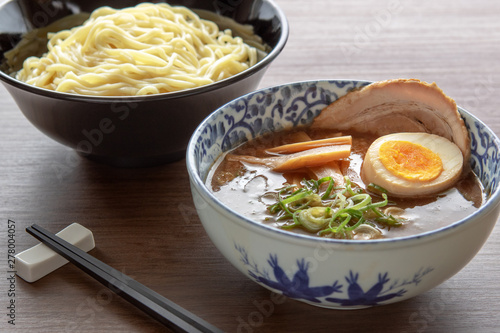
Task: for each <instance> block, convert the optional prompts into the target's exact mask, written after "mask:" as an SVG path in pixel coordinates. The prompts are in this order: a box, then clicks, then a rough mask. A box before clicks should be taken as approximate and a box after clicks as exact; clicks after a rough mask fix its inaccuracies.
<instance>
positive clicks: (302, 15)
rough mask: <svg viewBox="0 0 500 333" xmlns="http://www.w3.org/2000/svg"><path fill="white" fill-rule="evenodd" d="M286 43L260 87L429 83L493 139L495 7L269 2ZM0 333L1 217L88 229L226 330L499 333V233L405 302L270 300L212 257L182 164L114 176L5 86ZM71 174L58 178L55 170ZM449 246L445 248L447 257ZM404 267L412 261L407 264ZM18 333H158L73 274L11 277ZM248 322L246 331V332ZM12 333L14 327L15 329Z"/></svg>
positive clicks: (19, 223) (132, 271)
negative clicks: (283, 25) (339, 307)
mask: <svg viewBox="0 0 500 333" xmlns="http://www.w3.org/2000/svg"><path fill="white" fill-rule="evenodd" d="M276 2H277V3H278V4H279V5H280V6H281V7H282V9H283V10H284V12H285V13H286V15H287V16H288V19H289V23H290V38H289V41H288V44H287V46H286V48H285V50H284V51H283V53H282V54H281V55H280V57H279V58H278V59H277V60H276V61H275V62H274V63H273V64H272V66H271V67H270V69H269V70H268V72H267V73H266V76H265V77H264V80H263V81H262V84H261V87H266V86H270V85H276V84H281V83H286V82H292V81H300V80H310V79H320V78H352V79H365V80H383V79H389V78H399V77H404V78H411V77H412V78H419V79H422V80H425V81H430V82H432V81H435V82H436V83H437V84H438V85H439V86H440V87H441V88H442V89H443V90H444V91H445V92H446V93H447V94H448V95H450V96H452V97H453V98H454V99H455V100H456V101H457V104H459V105H461V106H463V107H465V108H466V109H468V110H469V111H471V112H472V113H474V114H475V115H477V116H478V117H479V118H480V119H482V120H483V121H484V122H485V123H487V124H488V126H489V127H490V128H492V129H493V131H495V132H496V133H497V134H500V117H498V115H497V112H498V111H497V108H498V107H497V104H498V101H497V100H498V98H497V96H498V95H499V92H498V90H499V89H500V88H499V86H500V85H499V83H500V63H499V61H498V59H500V2H498V1H488V0H476V1H465V0H454V1H451V0H442V1H417V0H407V1H406V0H400V1H398V0H382V1H375V0H353V1H339V0H335V1H331V0H313V1H309V2H307V3H305V2H304V1H299V0H276ZM0 126H1V127H0V128H1V130H0V188H1V192H0V257H1V258H2V259H1V260H0V309H1V310H0V318H1V319H0V331H2V332H3V331H9V330H12V329H13V327H12V326H11V325H8V324H7V319H8V318H7V316H6V314H7V309H6V307H7V306H8V304H7V303H6V302H7V301H8V297H7V295H6V294H7V290H8V288H9V284H8V281H7V279H6V277H7V273H6V272H7V270H8V268H7V260H6V257H7V254H6V251H7V241H6V240H7V238H6V237H7V220H8V219H12V220H14V221H16V250H17V251H18V252H20V251H21V250H24V249H26V248H28V247H31V246H33V245H34V244H36V243H37V242H36V241H35V239H33V238H32V237H31V236H29V235H28V234H27V233H25V232H24V228H26V227H27V226H29V225H31V224H32V223H38V224H40V225H42V226H44V227H45V228H47V229H49V230H51V231H53V232H57V231H59V230H60V229H62V228H64V227H65V226H67V225H68V224H70V223H72V222H78V223H81V224H82V225H84V226H86V227H87V228H89V229H91V230H92V231H93V233H94V236H95V239H96V244H97V246H96V248H95V249H94V250H92V252H91V253H92V254H93V255H94V256H96V257H97V258H99V259H101V260H102V261H104V262H106V263H108V264H110V265H111V266H113V267H115V268H117V269H119V270H122V271H124V272H125V273H126V274H128V275H130V276H132V277H133V278H135V279H137V280H138V281H140V282H142V283H144V284H145V285H147V286H149V287H151V288H152V289H154V290H156V291H157V292H159V293H160V294H162V295H165V296H166V297H168V298H170V299H171V300H172V301H174V302H176V303H178V304H180V305H181V306H183V307H185V308H187V309H189V310H190V311H192V312H194V313H196V314H197V315H199V316H200V317H202V318H204V319H206V320H207V321H209V322H211V323H212V324H214V325H216V326H218V327H220V328H221V329H223V330H225V331H227V332H325V331H330V330H335V331H337V332H346V331H353V332H354V331H373V332H470V331H473V330H474V331H477V332H495V331H499V330H500V317H499V316H498V313H499V312H500V302H499V300H500V282H499V281H500V264H499V261H498V258H499V257H500V229H499V228H498V227H496V228H495V229H494V231H493V233H492V235H491V236H490V238H489V240H488V242H487V243H486V244H485V246H484V247H483V248H482V250H481V251H480V252H479V254H478V255H477V256H476V257H475V258H474V259H473V260H472V261H471V262H470V263H469V265H468V266H467V267H465V268H464V269H463V270H462V271H461V272H459V273H458V274H457V275H456V276H454V277H453V278H452V279H450V280H448V281H447V282H445V283H443V284H442V285H441V286H439V287H437V288H435V289H433V290H431V291H429V292H427V293H425V294H423V295H421V296H418V297H415V298H413V299H410V300H407V301H404V302H401V303H397V304H394V305H388V306H383V307H376V308H371V309H366V310H361V311H334V310H326V309H320V308H316V307H312V306H309V305H305V304H302V303H299V302H296V301H293V300H289V299H287V300H285V301H284V302H279V304H276V303H273V302H272V301H271V299H272V298H271V294H270V292H268V291H267V290H266V289H264V288H262V287H260V286H258V285H257V284H255V283H254V282H252V281H250V280H248V279H246V278H245V277H244V276H243V275H242V274H241V273H239V272H238V271H237V270H236V269H235V268H233V267H232V266H231V265H230V264H229V263H228V262H227V261H226V260H225V259H224V258H223V257H222V256H221V254H220V253H219V252H218V251H217V250H216V249H215V247H214V246H213V245H212V243H211V242H210V240H209V239H208V237H207V236H206V234H205V232H204V230H203V228H202V227H201V225H200V223H199V219H198V217H197V215H196V212H195V210H194V206H193V203H192V199H191V194H190V190H189V182H188V176H187V172H186V169H185V162H184V161H179V162H176V163H172V164H169V165H164V166H160V167H154V168H145V169H115V168H111V167H108V166H105V165H101V164H97V163H93V162H90V161H88V160H86V159H82V158H80V157H79V156H77V155H76V154H75V153H74V152H73V151H71V150H69V149H67V148H65V147H63V146H61V145H60V144H58V143H55V142H54V141H52V140H51V139H49V138H47V137H46V136H44V135H43V134H41V133H40V132H39V131H37V130H36V129H35V128H34V127H33V126H32V125H31V124H30V123H29V122H28V121H27V120H26V119H25V118H24V117H23V115H22V114H21V113H20V111H19V110H18V108H17V106H16V105H15V103H14V102H13V100H12V98H11V97H10V96H9V95H8V93H7V92H6V90H5V89H4V88H3V86H2V87H0ZM60 165H66V166H68V165H69V166H70V167H69V168H67V169H66V170H65V172H64V173H61V172H60V168H58V166H60ZM443 251H446V249H443ZM408 260H411V258H408ZM15 301H16V322H15V323H16V325H15V331H16V332H162V331H164V330H165V329H164V328H163V327H162V326H161V325H159V324H158V323H157V322H155V321H154V320H152V319H150V318H149V317H148V316H146V315H144V314H143V313H142V312H140V311H138V310H137V309H135V308H134V307H133V306H131V305H129V304H128V303H127V302H125V301H123V300H122V299H120V298H119V297H118V296H116V295H114V294H111V293H110V292H108V291H107V289H106V288H104V287H103V286H101V285H100V284H99V283H97V282H95V281H94V280H92V279H91V278H90V277H88V276H86V275H85V274H83V273H82V272H80V271H79V270H78V269H76V268H75V267H73V266H72V265H66V266H64V267H62V268H60V269H59V270H57V271H55V272H54V273H52V274H50V275H49V276H47V277H45V278H43V279H41V280H39V281H38V282H36V283H33V284H29V283H26V282H24V281H23V280H21V279H17V281H16V297H15ZM242 323H245V324H242ZM12 331H13V330H12Z"/></svg>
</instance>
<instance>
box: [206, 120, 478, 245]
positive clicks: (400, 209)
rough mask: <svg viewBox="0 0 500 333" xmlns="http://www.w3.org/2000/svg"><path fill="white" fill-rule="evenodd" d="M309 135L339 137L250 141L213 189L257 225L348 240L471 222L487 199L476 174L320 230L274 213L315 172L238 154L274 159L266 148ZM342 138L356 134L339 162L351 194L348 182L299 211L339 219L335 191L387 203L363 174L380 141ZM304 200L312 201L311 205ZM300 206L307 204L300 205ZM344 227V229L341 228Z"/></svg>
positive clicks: (287, 135) (222, 162) (290, 134)
mask: <svg viewBox="0 0 500 333" xmlns="http://www.w3.org/2000/svg"><path fill="white" fill-rule="evenodd" d="M304 132H305V133H307V135H308V136H309V137H310V138H311V139H315V140H316V139H321V138H325V137H331V136H334V135H338V134H337V133H325V132H319V131H316V132H314V131H311V130H309V129H304V130H294V131H284V132H281V133H276V134H273V135H268V136H264V137H262V138H258V139H256V140H253V141H251V142H247V143H245V144H243V145H241V146H239V147H237V148H236V149H234V150H232V151H230V152H228V153H226V154H223V155H222V156H221V157H220V158H219V160H218V161H217V162H216V163H215V165H214V167H213V168H212V171H211V172H210V174H209V175H208V177H207V180H206V183H207V185H208V186H209V188H211V189H212V191H213V194H214V195H215V196H216V197H217V198H218V199H219V200H221V201H222V202H223V203H225V204H226V205H228V206H229V207H231V208H232V209H233V210H235V211H236V212H238V213H240V214H242V215H244V216H246V217H248V218H250V219H252V220H254V221H258V222H261V223H264V224H267V225H271V226H274V227H276V228H283V229H286V230H289V231H291V232H297V233H302V234H309V235H317V236H320V237H330V238H346V239H376V238H393V237H404V236H410V235H415V234H420V233H423V232H426V231H430V230H435V229H438V228H441V227H444V226H446V225H449V224H451V223H453V222H456V221H458V220H461V219H463V218H465V217H466V216H468V215H470V214H471V213H473V212H474V211H476V210H477V209H478V208H479V207H480V206H481V205H482V204H483V202H484V201H485V195H484V192H483V190H482V187H481V184H480V182H479V181H478V179H477V177H476V176H475V174H474V173H473V172H469V173H468V174H467V175H465V176H463V177H462V178H461V179H460V180H459V181H458V182H456V183H455V184H454V186H452V187H451V188H449V189H448V190H446V191H444V192H442V193H439V194H437V195H432V196H426V197H414V198H412V197H409V198H408V197H405V198H398V197H391V195H390V193H389V194H388V202H387V204H385V205H383V206H380V207H377V208H372V209H368V210H367V211H365V212H363V213H362V218H361V215H359V212H354V211H349V214H351V215H352V216H350V215H349V214H344V215H342V218H340V219H339V220H338V221H337V222H333V221H332V220H331V219H330V220H328V218H325V219H324V218H323V215H322V217H321V221H330V222H328V223H326V222H325V223H324V224H323V227H324V228H319V227H318V228H319V229H318V228H316V227H315V226H316V225H317V224H314V225H313V227H310V226H306V225H305V224H301V223H297V218H295V219H294V218H293V217H290V215H289V216H288V217H287V216H285V215H286V214H284V213H283V211H281V212H278V213H277V212H275V211H274V212H273V209H274V208H276V206H277V205H276V204H277V202H278V201H279V199H278V192H279V190H280V189H283V188H284V187H286V186H287V185H291V184H295V185H297V183H298V182H299V181H301V180H302V185H297V186H289V189H288V190H287V191H283V192H282V194H283V197H282V198H281V199H283V198H285V197H287V196H288V197H292V196H293V195H294V193H296V192H295V191H297V190H298V189H299V188H302V189H304V188H308V187H307V184H306V185H304V183H303V181H304V180H310V179H313V177H311V173H310V172H308V170H306V169H304V170H302V169H299V170H293V172H285V173H282V172H276V171H273V170H271V168H269V167H268V166H266V165H261V164H255V163H248V162H246V161H244V160H243V161H242V160H238V159H235V158H234V156H241V155H250V156H255V157H259V158H264V157H266V156H269V155H268V154H267V153H266V152H265V150H266V149H268V148H271V147H275V146H280V145H284V144H288V143H292V142H296V141H297V139H296V138H297V136H298V135H300V134H301V133H304ZM342 135H351V136H352V149H351V153H350V156H349V157H348V158H345V159H342V160H341V161H339V164H338V165H339V169H340V170H341V173H342V175H343V176H345V177H347V178H348V181H347V182H348V185H349V187H350V189H351V193H350V194H349V192H348V191H347V192H346V189H345V187H346V184H343V186H339V187H340V188H338V189H333V190H332V192H331V195H330V197H329V198H327V199H324V200H323V199H322V200H320V201H322V203H316V204H312V203H310V202H311V201H314V200H312V199H311V200H310V198H311V197H310V196H308V197H307V198H309V199H303V200H302V201H300V202H298V204H296V206H295V207H294V208H293V209H294V211H297V210H299V211H300V210H301V208H302V210H305V206H307V208H310V206H320V207H323V206H328V207H331V208H326V212H328V214H329V215H328V216H331V215H334V214H335V206H334V205H332V202H334V201H335V200H337V201H339V200H338V198H337V197H335V198H333V199H332V197H334V193H335V192H341V193H343V195H341V197H342V200H344V199H345V200H347V201H348V199H349V197H351V198H352V197H353V196H356V195H357V194H362V195H365V196H364V197H363V198H366V195H369V196H370V201H369V205H374V206H377V205H381V204H382V202H384V197H383V194H382V193H383V190H379V189H377V188H376V187H375V188H373V187H371V186H369V184H365V183H364V182H363V179H362V177H361V176H360V170H361V165H362V163H363V159H364V155H365V153H366V151H367V149H368V147H369V146H370V144H371V143H372V142H373V141H374V140H375V139H376V137H374V136H371V135H369V134H364V133H363V134H360V133H355V132H352V133H347V132H344V133H342ZM228 157H231V158H228ZM467 163H468V162H467ZM329 184H330V182H328V181H327V182H325V183H323V184H320V185H318V186H317V189H316V190H317V193H318V195H320V196H321V195H322V194H324V193H325V191H326V189H327V187H328V185H329ZM309 185H311V183H309ZM313 185H314V184H313ZM313 187H314V186H313ZM301 191H303V190H301ZM318 195H316V194H315V196H314V198H316V199H317V198H318ZM304 200H306V201H307V200H309V204H308V203H307V202H304ZM345 200H344V201H345ZM367 200H368V199H367ZM356 203H357V202H355V204H356ZM273 205H274V206H273ZM300 205H305V206H304V207H297V206H300ZM329 205H330V206H329ZM273 207H274V208H273ZM370 207H371V206H370ZM316 210H317V211H320V212H321V214H323V213H325V209H324V208H317V209H316ZM374 210H376V211H378V212H380V213H382V214H383V216H384V218H380V216H378V215H377V214H374V212H373V211H374ZM300 214H302V213H297V214H296V217H297V216H301V215H300ZM314 214H315V213H313V220H315V219H316V217H317V216H316V217H314ZM325 214H326V213H325ZM325 216H326V215H325ZM388 217H391V219H387V218H388ZM347 220H348V221H347ZM360 220H361V222H360ZM301 221H302V220H301ZM346 221H347V222H346ZM316 222H317V221H316ZM316 222H315V223H316ZM321 223H323V222H321ZM342 223H343V224H344V225H343V226H341V224H342ZM325 230H326V231H325ZM339 230H340V231H341V232H340V231H339Z"/></svg>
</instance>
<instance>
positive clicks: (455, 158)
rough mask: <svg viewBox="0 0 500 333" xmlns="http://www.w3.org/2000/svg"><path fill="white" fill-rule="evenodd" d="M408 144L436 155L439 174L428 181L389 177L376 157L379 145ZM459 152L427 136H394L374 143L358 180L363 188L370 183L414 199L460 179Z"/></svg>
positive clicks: (447, 141)
mask: <svg viewBox="0 0 500 333" xmlns="http://www.w3.org/2000/svg"><path fill="white" fill-rule="evenodd" d="M394 140H397V141H410V142H413V143H416V144H420V145H422V146H424V147H426V148H428V149H430V150H432V151H433V152H434V153H436V154H437V155H439V157H440V158H441V161H442V163H443V171H442V172H441V174H440V175H439V176H438V177H437V178H435V179H433V180H430V181H418V180H408V179H405V178H401V177H399V176H396V175H394V174H393V173H391V172H390V171H389V170H388V169H387V168H386V167H385V166H384V165H383V163H382V161H381V160H380V157H379V149H380V145H382V144H383V143H384V142H386V141H394ZM463 163H464V159H463V155H462V151H461V150H460V149H459V148H458V146H457V145H455V144H454V143H453V142H451V141H449V140H448V139H446V138H443V137H441V136H438V135H434V134H428V133H394V134H389V135H385V136H382V137H380V138H378V139H377V140H375V141H374V142H373V143H372V145H371V146H370V148H368V151H367V153H366V155H365V159H364V161H363V165H362V168H361V176H362V178H363V181H364V182H365V183H366V184H369V183H373V184H376V185H378V186H381V187H383V188H385V189H386V190H387V191H388V192H389V193H390V194H392V195H393V196H398V197H415V196H425V195H430V194H435V193H439V192H442V191H444V190H446V189H447V188H449V187H451V186H452V185H453V184H454V183H455V182H456V181H457V180H458V178H459V177H460V174H461V172H462V168H463Z"/></svg>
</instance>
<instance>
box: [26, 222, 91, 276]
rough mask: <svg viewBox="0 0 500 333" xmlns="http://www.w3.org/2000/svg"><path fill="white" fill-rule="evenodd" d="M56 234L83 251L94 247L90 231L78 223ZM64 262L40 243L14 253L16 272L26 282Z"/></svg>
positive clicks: (64, 260) (45, 273)
mask: <svg viewBox="0 0 500 333" xmlns="http://www.w3.org/2000/svg"><path fill="white" fill-rule="evenodd" d="M56 235H57V236H59V237H61V238H62V239H64V240H65V241H67V242H68V243H70V244H72V245H74V246H76V247H78V248H79V249H81V250H83V251H85V252H88V251H90V250H92V249H93V248H94V247H95V242H94V236H93V235H92V231H90V230H89V229H87V228H85V227H84V226H82V225H80V224H78V223H73V224H71V225H69V226H67V227H66V228H64V229H63V230H61V231H59V232H58V233H57V234H56ZM66 263H68V261H67V260H66V259H64V258H63V257H61V256H60V255H59V254H57V253H56V252H54V251H52V250H51V249H50V248H48V247H47V246H46V245H45V244H42V243H40V244H37V245H35V246H33V247H32V248H29V249H27V250H25V251H23V252H20V253H19V254H17V255H16V274H17V275H18V276H19V277H21V278H22V279H23V280H25V281H27V282H35V281H36V280H38V279H41V278H42V277H44V276H45V275H47V274H49V273H51V272H53V271H55V270H56V269H58V268H59V267H61V266H63V265H65V264H66Z"/></svg>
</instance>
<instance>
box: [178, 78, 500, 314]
mask: <svg viewBox="0 0 500 333" xmlns="http://www.w3.org/2000/svg"><path fill="white" fill-rule="evenodd" d="M367 84H369V82H366V81H351V80H332V81H308V82H298V83H291V84H285V85H282V86H278V87H272V88H266V89H263V90H259V91H256V92H253V93H250V94H248V95H245V96H242V97H240V98H238V99H236V100H234V101H232V102H230V103H228V104H226V105H224V106H222V107H221V108H219V109H218V110H216V111H215V112H214V113H212V114H211V115H210V116H209V117H208V118H207V119H205V120H204V121H203V123H201V124H200V126H199V127H198V128H197V130H196V131H195V132H194V134H193V136H192V138H191V141H190V143H189V145H188V151H187V168H188V172H189V176H190V181H191V189H192V193H193V199H194V202H195V205H196V209H197V211H198V215H199V217H200V220H201V222H202V224H203V226H204V228H205V230H206V231H207V233H208V235H209V237H210V238H211V240H212V241H213V243H214V244H215V245H216V247H217V248H218V249H219V250H220V251H221V253H222V254H223V255H224V256H225V257H226V258H227V259H228V260H229V261H230V262H231V263H232V264H233V265H234V266H235V267H237V268H238V269H239V270H240V271H241V272H243V273H244V274H245V275H246V276H248V277H249V278H250V279H252V280H254V281H255V282H257V283H259V284H261V285H262V286H264V287H266V288H269V289H270V290H272V291H274V292H278V293H282V294H283V295H286V296H288V297H290V298H293V299H296V300H299V301H303V302H306V303H310V304H313V305H317V306H321V307H327V308H335V309H357V308H364V307H368V306H374V305H380V304H389V303H393V302H398V301H402V300H405V299H408V298H410V297H413V296H416V295H418V294H420V293H422V292H425V291H427V290H429V289H431V288H433V287H435V286H437V285H439V284H440V283H442V282H443V281H445V280H447V279H449V278H450V277H452V276H453V275H454V274H456V273H457V272H458V271H460V269H462V268H463V267H464V266H465V265H466V264H467V263H468V262H469V261H470V260H471V259H472V258H473V257H474V256H475V255H476V253H477V252H478V251H479V249H480V248H481V247H482V245H483V244H484V242H485V241H486V239H487V238H488V236H489V234H490V232H491V230H492V229H493V226H494V225H495V223H496V221H497V219H498V215H499V210H500V205H499V202H500V189H499V184H498V182H499V177H500V167H499V165H500V154H499V151H500V140H499V139H498V137H496V136H495V134H494V133H493V132H492V131H491V130H490V129H489V128H488V127H486V126H485V125H484V124H483V123H482V122H481V121H480V120H478V119H477V118H475V117H474V116H473V115H471V114H470V113H468V112H467V111H465V110H464V109H462V108H459V111H460V113H461V115H462V117H463V118H464V120H465V123H466V125H467V128H468V129H469V132H470V135H471V147H472V159H471V166H472V169H473V170H474V171H475V172H476V174H477V175H478V176H479V178H480V180H481V182H482V184H483V185H484V188H485V189H486V191H487V193H488V201H487V203H486V204H485V205H484V206H483V207H481V208H480V209H479V210H478V211H476V212H475V213H474V214H472V215H470V216H468V217H467V218H465V219H463V220H461V221H458V222H456V223H453V224H451V225H449V226H447V227H444V228H441V229H438V230H435V231H431V232H426V233H423V234H419V235H416V236H411V237H402V238H394V239H382V240H371V241H354V240H348V241H345V240H335V239H320V238H317V237H313V236H307V235H299V234H295V233H290V232H288V231H283V230H279V229H276V228H273V227H270V226H266V225H264V224H262V223H259V222H254V221H252V220H251V219H249V218H247V217H244V216H242V215H239V214H238V213H236V212H235V211H233V210H232V209H231V207H230V206H228V205H226V204H224V203H222V202H220V201H219V200H218V199H216V198H215V197H214V196H213V195H212V194H211V192H210V191H209V189H208V188H207V186H205V183H204V181H205V178H206V176H207V173H208V171H209V169H210V167H211V166H212V164H213V163H214V161H215V160H216V159H217V157H218V156H219V155H220V154H221V153H223V152H225V151H227V150H229V149H231V148H233V147H235V146H237V145H239V144H240V143H242V142H243V141H246V140H249V139H253V138H255V137H257V136H260V135H262V134H264V133H266V132H269V131H278V130H281V129H288V128H293V127H296V126H299V125H304V124H309V123H311V121H312V120H313V118H314V117H315V116H317V115H318V113H319V112H320V111H321V109H323V108H324V107H325V106H326V105H328V104H330V103H331V102H332V101H334V100H336V99H337V98H339V97H340V96H342V95H344V94H346V93H347V92H349V91H350V90H351V89H353V88H357V87H361V86H364V85H367Z"/></svg>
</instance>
